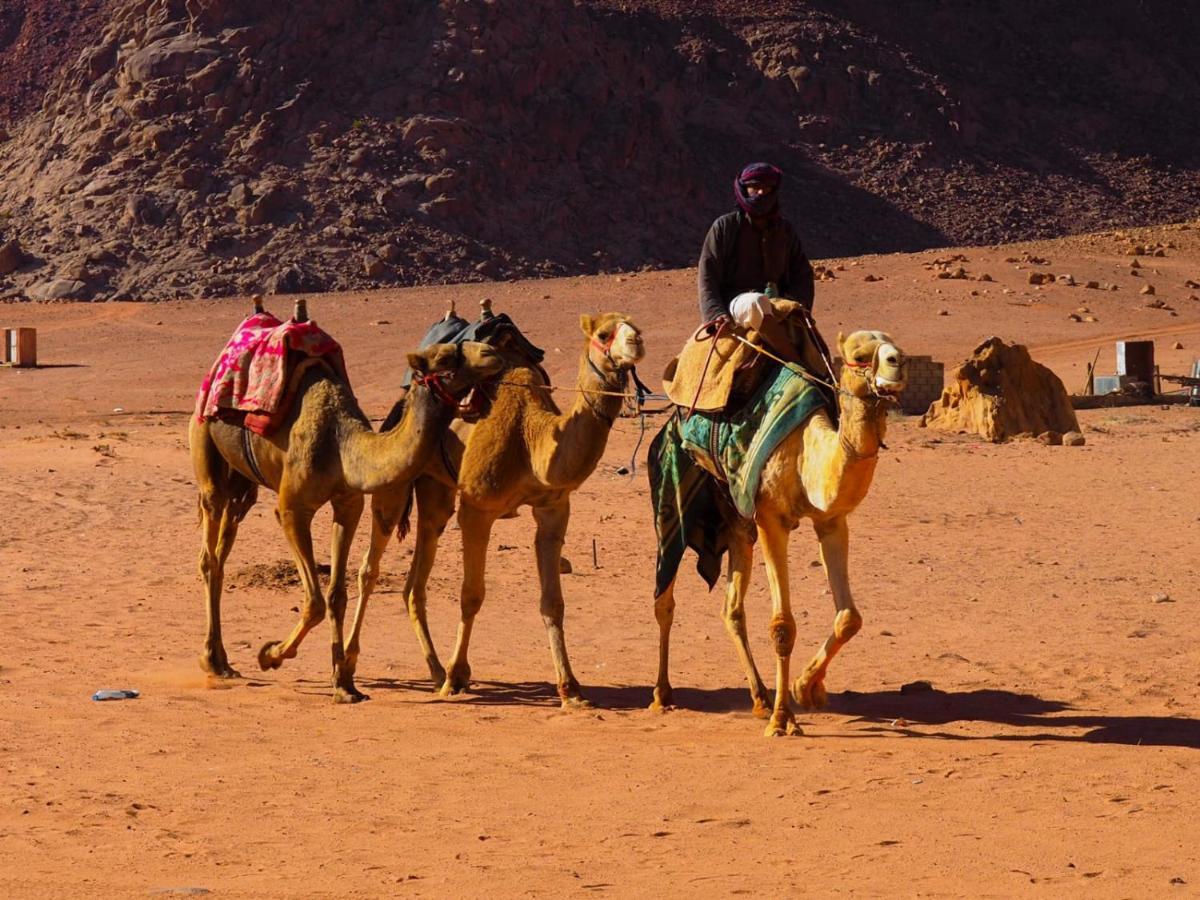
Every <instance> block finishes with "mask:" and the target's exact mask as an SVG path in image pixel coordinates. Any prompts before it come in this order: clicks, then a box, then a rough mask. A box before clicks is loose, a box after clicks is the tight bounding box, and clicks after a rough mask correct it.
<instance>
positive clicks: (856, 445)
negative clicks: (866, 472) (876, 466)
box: [837, 388, 887, 465]
mask: <svg viewBox="0 0 1200 900" xmlns="http://www.w3.org/2000/svg"><path fill="white" fill-rule="evenodd" d="M838 406H839V408H840V410H841V417H840V421H839V423H838V432H837V434H838V452H839V453H840V455H841V456H842V457H844V464H845V465H853V464H855V463H860V462H863V461H866V460H871V461H874V460H875V459H876V458H877V457H878V456H879V448H880V447H881V446H882V445H883V433H884V430H885V429H886V426H887V410H886V408H885V407H884V405H883V401H882V400H881V399H880V398H879V397H874V396H873V397H870V398H867V399H863V398H861V397H856V396H854V395H853V394H850V393H849V392H848V391H846V390H845V389H844V388H843V389H842V390H840V391H838Z"/></svg>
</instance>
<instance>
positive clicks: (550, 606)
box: [541, 597, 567, 625]
mask: <svg viewBox="0 0 1200 900" xmlns="http://www.w3.org/2000/svg"><path fill="white" fill-rule="evenodd" d="M541 606H542V610H541V611H542V621H543V622H545V623H546V624H547V625H557V624H559V623H561V622H562V620H563V616H564V615H565V614H566V609H567V607H566V604H565V603H564V602H563V598H562V597H543V598H542V604H541Z"/></svg>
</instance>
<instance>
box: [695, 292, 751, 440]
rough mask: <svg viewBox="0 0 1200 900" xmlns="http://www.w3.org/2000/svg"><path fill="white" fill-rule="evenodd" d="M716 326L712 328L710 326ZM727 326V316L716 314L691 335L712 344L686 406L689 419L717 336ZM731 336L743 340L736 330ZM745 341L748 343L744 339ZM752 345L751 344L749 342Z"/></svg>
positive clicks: (714, 348)
mask: <svg viewBox="0 0 1200 900" xmlns="http://www.w3.org/2000/svg"><path fill="white" fill-rule="evenodd" d="M714 325H716V326H717V327H716V328H715V329H713V330H711V331H710V330H709V329H712V327H713V326H714ZM728 327H729V318H728V317H727V316H717V317H716V318H715V319H709V320H708V321H707V322H705V323H704V324H703V325H701V326H700V327H699V328H697V329H696V332H695V334H693V335H692V340H693V341H697V342H699V341H712V346H711V347H709V348H708V356H706V357H704V368H703V369H701V370H700V380H699V381H697V382H696V393H695V394H694V395H693V396H692V405H691V406H689V407H688V411H687V417H688V418H689V419H690V418H691V417H692V413H694V412H695V411H696V404H698V403H699V402H700V391H701V389H702V388H703V387H704V379H705V377H706V376H707V375H708V367H709V365H710V364H711V363H712V358H713V354H714V353H716V352H717V338H719V337H720V336H721V335H722V334H724V333H725V329H726V328H728ZM733 336H734V337H736V338H737V339H738V340H744V339H743V338H742V337H741V336H740V335H738V334H737V332H734V333H733ZM745 343H749V342H748V341H745ZM751 346H753V344H751Z"/></svg>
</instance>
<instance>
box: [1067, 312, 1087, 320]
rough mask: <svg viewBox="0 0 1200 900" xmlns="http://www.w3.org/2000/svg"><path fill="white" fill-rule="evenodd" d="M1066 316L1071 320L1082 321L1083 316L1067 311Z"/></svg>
mask: <svg viewBox="0 0 1200 900" xmlns="http://www.w3.org/2000/svg"><path fill="white" fill-rule="evenodd" d="M1067 318H1068V319H1070V320H1071V321H1072V322H1082V321H1083V317H1082V316H1081V315H1079V313H1067Z"/></svg>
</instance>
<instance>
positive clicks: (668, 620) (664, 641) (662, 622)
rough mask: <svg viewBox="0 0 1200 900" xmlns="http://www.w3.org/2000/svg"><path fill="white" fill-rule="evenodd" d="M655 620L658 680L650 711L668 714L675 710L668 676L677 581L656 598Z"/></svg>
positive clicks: (672, 581)
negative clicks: (670, 710) (656, 622)
mask: <svg viewBox="0 0 1200 900" xmlns="http://www.w3.org/2000/svg"><path fill="white" fill-rule="evenodd" d="M654 618H655V619H657V620H658V680H657V681H655V683H654V700H653V701H652V702H651V704H650V709H652V710H654V711H656V712H666V711H667V710H669V709H674V708H675V698H674V691H672V690H671V677H670V675H669V674H668V670H669V669H670V663H671V625H672V623H674V621H675V580H674V579H672V580H671V583H670V584H669V585H667V589H666V590H665V591H663V592H662V593H661V594H659V595H658V596H657V597H655V598H654Z"/></svg>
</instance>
